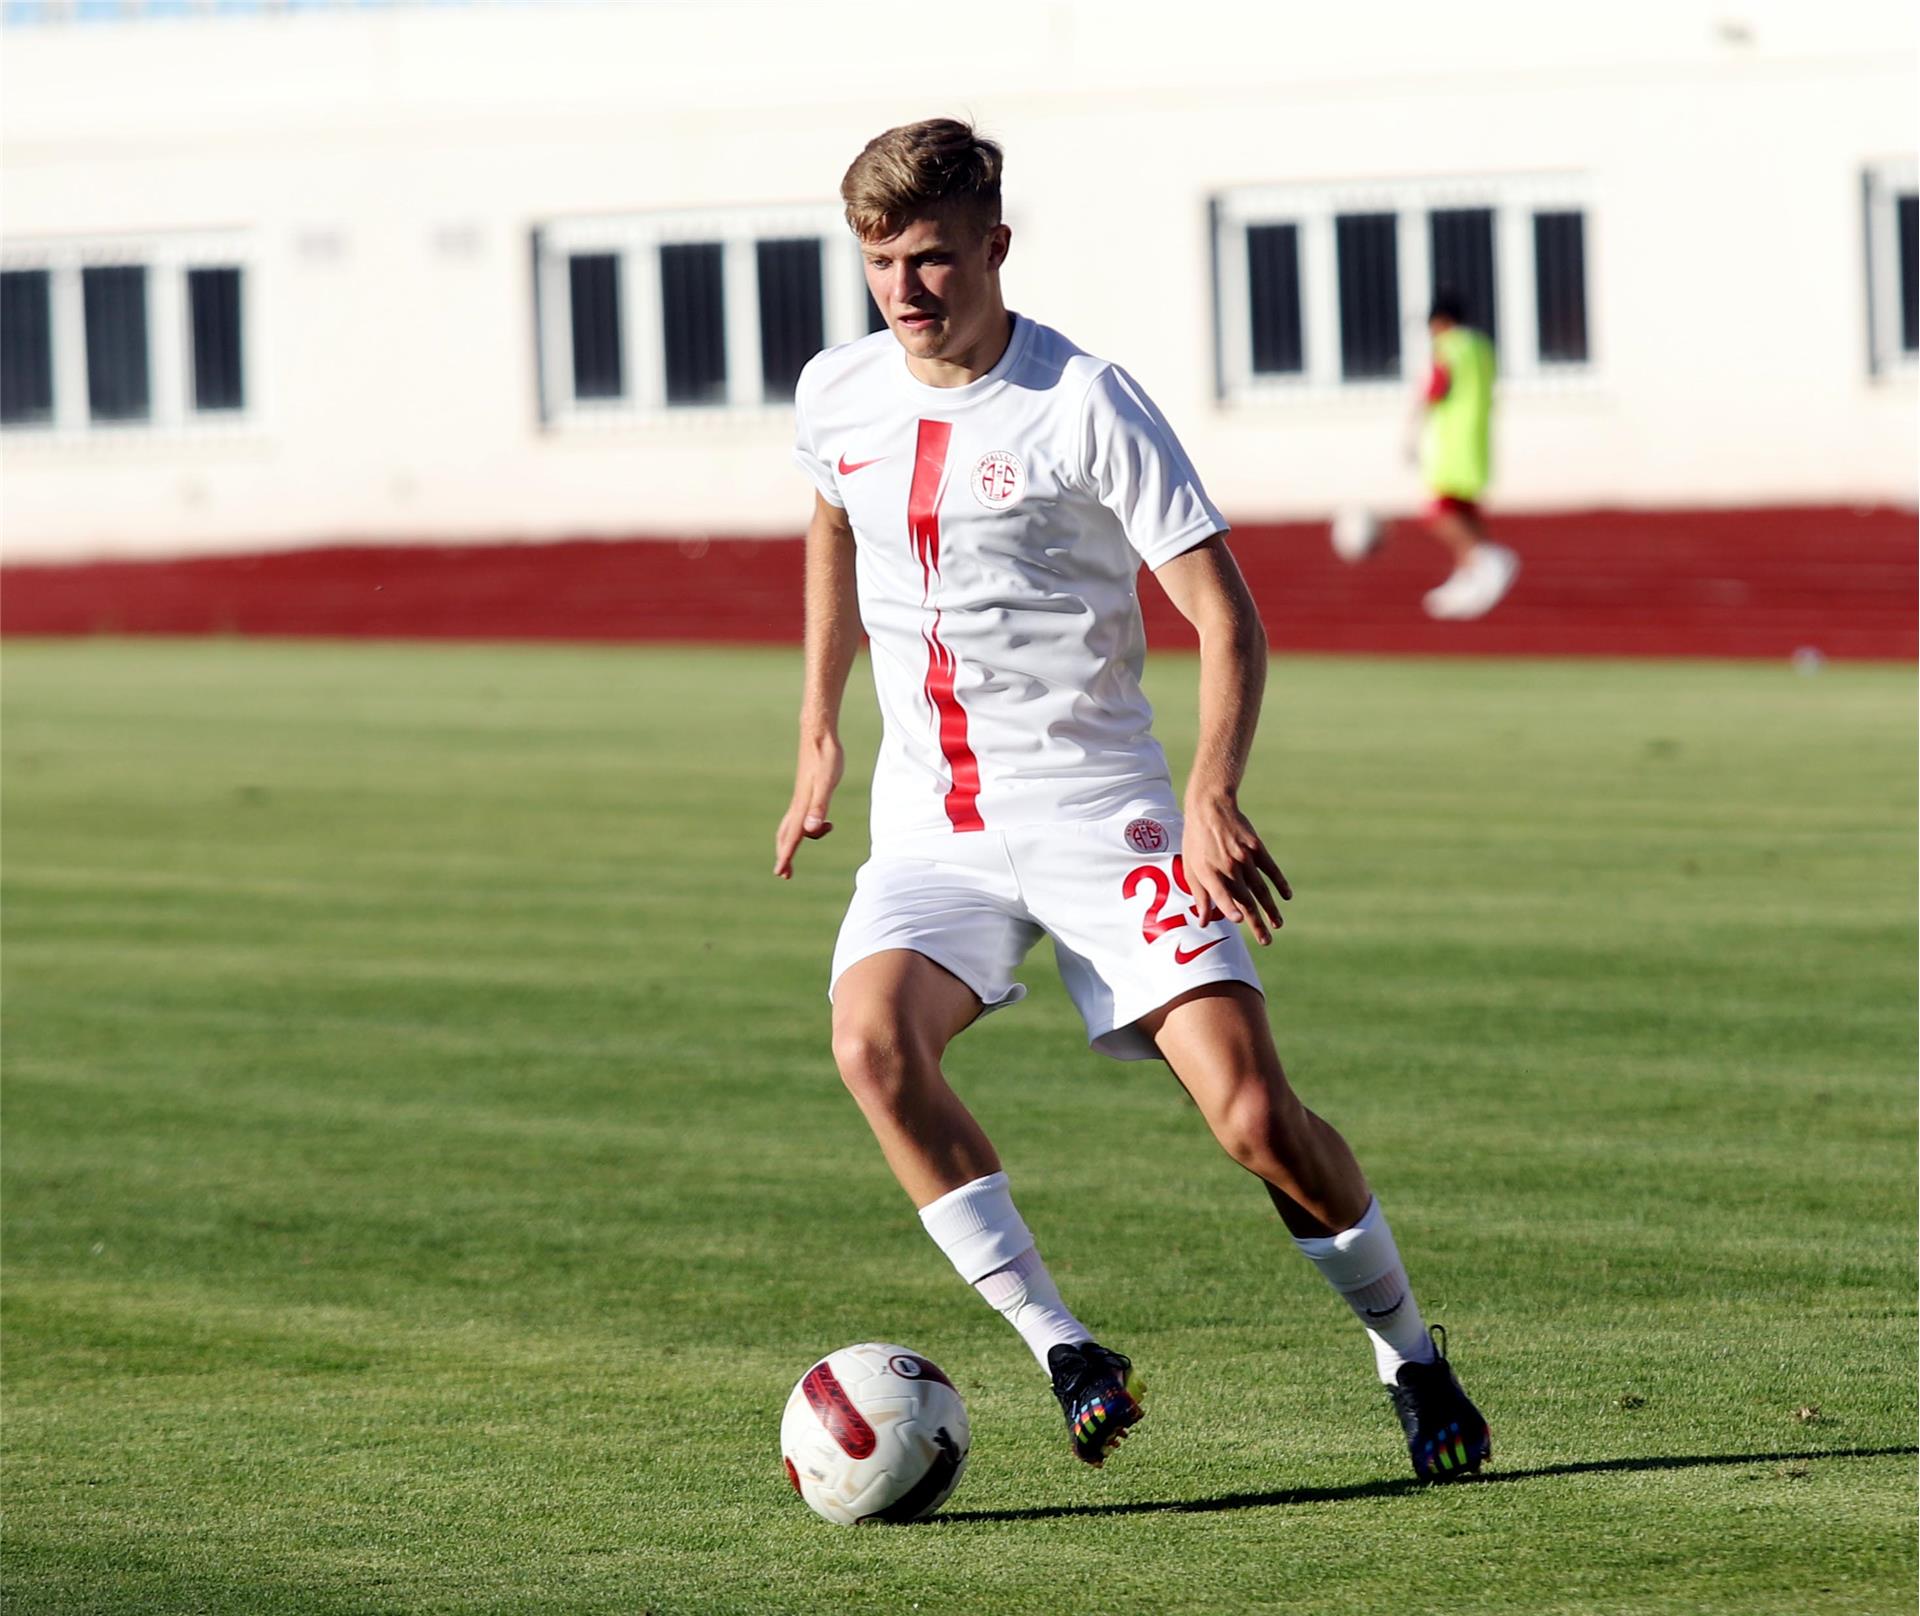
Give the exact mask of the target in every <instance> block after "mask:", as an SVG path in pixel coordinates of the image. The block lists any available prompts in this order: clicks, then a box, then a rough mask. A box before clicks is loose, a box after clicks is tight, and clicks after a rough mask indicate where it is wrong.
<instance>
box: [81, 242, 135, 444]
mask: <svg viewBox="0 0 1920 1616" xmlns="http://www.w3.org/2000/svg"><path fill="white" fill-rule="evenodd" d="M80 295H81V300H82V302H83V304H84V305H85V312H86V320H85V323H86V332H87V411H88V413H89V414H90V415H91V416H92V417H93V419H94V420H96V421H144V420H146V419H147V417H148V416H149V415H150V414H151V413H152V396H151V386H150V383H149V380H148V375H147V271H146V267H145V266H144V265H142V264H122V265H115V266H113V267H111V268H106V267H102V268H96V269H83V270H82V271H81V272H80Z"/></svg>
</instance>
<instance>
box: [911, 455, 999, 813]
mask: <svg viewBox="0 0 1920 1616" xmlns="http://www.w3.org/2000/svg"><path fill="white" fill-rule="evenodd" d="M952 439H953V423H952V422H951V421H922V422H921V423H920V436H919V440H918V442H917V443H916V445H915V448H914V454H913V487H912V488H911V490H910V491H909V492H908V494H907V535H908V537H909V538H910V539H911V541H912V543H913V553H914V555H915V557H916V558H917V559H918V560H919V562H920V589H921V596H920V598H921V603H922V604H923V605H924V604H927V603H929V602H930V601H931V599H932V595H933V580H934V579H935V578H937V577H939V576H940V499H941V496H942V495H943V494H945V493H946V490H947V446H948V444H949V443H950V442H951V441H952ZM922 638H924V639H925V640H926V642H927V680H926V693H927V702H928V704H929V705H930V706H931V707H932V708H933V713H934V719H935V721H936V723H937V724H938V726H939V731H940V754H941V756H942V757H944V758H945V759H946V760H947V771H948V774H949V775H950V776H951V778H952V781H953V784H952V785H951V786H950V787H949V788H948V790H947V798H946V809H947V818H948V820H949V821H951V823H952V825H953V828H954V829H955V830H985V829H986V828H987V827H986V824H985V822H984V821H983V820H982V819H981V818H980V810H979V808H978V807H977V806H976V803H977V801H978V799H979V796H980V760H979V759H978V758H976V757H975V756H974V755H973V747H972V746H971V745H970V744H969V743H968V740H967V710H966V708H964V707H962V706H961V705H960V698H959V697H958V696H957V695H955V694H954V689H953V682H954V677H955V675H957V674H958V673H959V671H960V664H959V663H958V662H957V661H956V660H955V659H954V655H953V653H952V652H951V651H949V650H948V649H947V648H946V646H945V644H944V643H943V642H942V641H941V639H940V609H939V607H937V606H936V607H934V608H933V621H932V622H930V623H929V624H928V625H927V627H926V629H925V631H924V633H923V635H922Z"/></svg>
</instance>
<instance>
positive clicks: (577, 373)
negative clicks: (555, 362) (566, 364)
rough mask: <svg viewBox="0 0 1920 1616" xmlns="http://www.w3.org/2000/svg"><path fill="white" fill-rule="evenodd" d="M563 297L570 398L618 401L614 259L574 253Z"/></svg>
mask: <svg viewBox="0 0 1920 1616" xmlns="http://www.w3.org/2000/svg"><path fill="white" fill-rule="evenodd" d="M567 295H568V306H569V308H570V309H571V311H572V325H573V396H574V397H575V398H588V399H592V398H624V397H625V396H626V391H627V388H626V376H625V373H624V367H623V366H622V364H621V359H620V258H619V255H618V254H617V253H575V254H574V255H573V256H572V257H570V258H569V259H568V260H567Z"/></svg>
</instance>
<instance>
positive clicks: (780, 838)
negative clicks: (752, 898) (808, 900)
mask: <svg viewBox="0 0 1920 1616" xmlns="http://www.w3.org/2000/svg"><path fill="white" fill-rule="evenodd" d="M846 766H847V754H846V751H845V749H844V748H843V747H842V746H841V745H840V742H839V739H838V738H837V737H835V736H831V735H829V736H827V737H826V738H824V739H822V740H817V741H813V740H808V741H802V742H801V743H800V761H799V763H798V765H797V766H796V767H795V769H794V771H793V801H792V802H790V803H788V804H787V811H786V813H785V814H784V815H782V816H781V819H780V828H779V829H778V830H777V831H775V832H774V834H773V873H774V874H775V875H777V876H779V877H780V879H781V880H782V881H791V880H792V879H793V855H794V853H795V851H796V850H797V849H798V848H799V846H800V843H801V842H802V840H805V841H810V842H817V841H819V840H820V838H821V837H822V836H824V835H826V834H827V832H828V831H830V830H832V829H833V821H832V820H831V819H829V818H827V805H828V804H829V803H830V802H832V800H833V790H834V787H835V786H837V785H839V784H840V775H841V773H842V772H843V771H844V770H845V768H846Z"/></svg>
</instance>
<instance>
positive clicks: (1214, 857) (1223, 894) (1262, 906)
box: [1180, 795, 1293, 947]
mask: <svg viewBox="0 0 1920 1616" xmlns="http://www.w3.org/2000/svg"><path fill="white" fill-rule="evenodd" d="M1180 858H1181V865H1182V868H1183V869H1184V870H1185V871H1186V876H1187V885H1188V886H1189V887H1191V888H1192V889H1193V901H1194V905H1195V907H1196V908H1198V909H1199V911H1200V924H1201V925H1203V926H1205V925H1210V924H1211V923H1212V922H1213V921H1214V919H1215V918H1216V917H1217V916H1220V915H1225V916H1226V917H1227V919H1229V920H1231V921H1232V922H1234V924H1235V925H1241V924H1245V925H1248V926H1251V927H1252V928H1253V934H1254V936H1256V937H1257V938H1259V939H1260V943H1261V946H1262V947H1264V946H1265V945H1267V944H1268V943H1271V942H1272V941H1273V934H1274V933H1275V932H1276V931H1278V930H1279V929H1280V928H1281V926H1282V925H1284V924H1285V922H1284V921H1283V920H1282V919H1281V918H1280V902H1281V900H1282V899H1286V898H1291V897H1292V896H1293V888H1292V887H1291V886H1290V885H1289V884H1288V882H1287V878H1286V876H1285V875H1284V874H1282V873H1281V869H1280V866H1279V865H1278V864H1277V863H1275V862H1274V857H1273V855H1272V854H1271V853H1269V852H1268V851H1267V844H1266V843H1265V842H1263V841H1262V840H1261V839H1260V833H1259V832H1258V831H1257V830H1255V829H1254V828H1253V824H1252V822H1251V821H1250V820H1249V819H1248V818H1247V816H1246V815H1245V814H1243V813H1241V812H1240V805H1239V804H1238V803H1237V802H1235V801H1234V800H1233V799H1232V798H1231V797H1218V796H1211V795H1209V796H1203V797H1199V798H1194V797H1191V796H1190V797H1189V798H1188V799H1187V811H1186V833H1185V835H1184V836H1183V837H1182V839H1181V850H1180Z"/></svg>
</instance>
